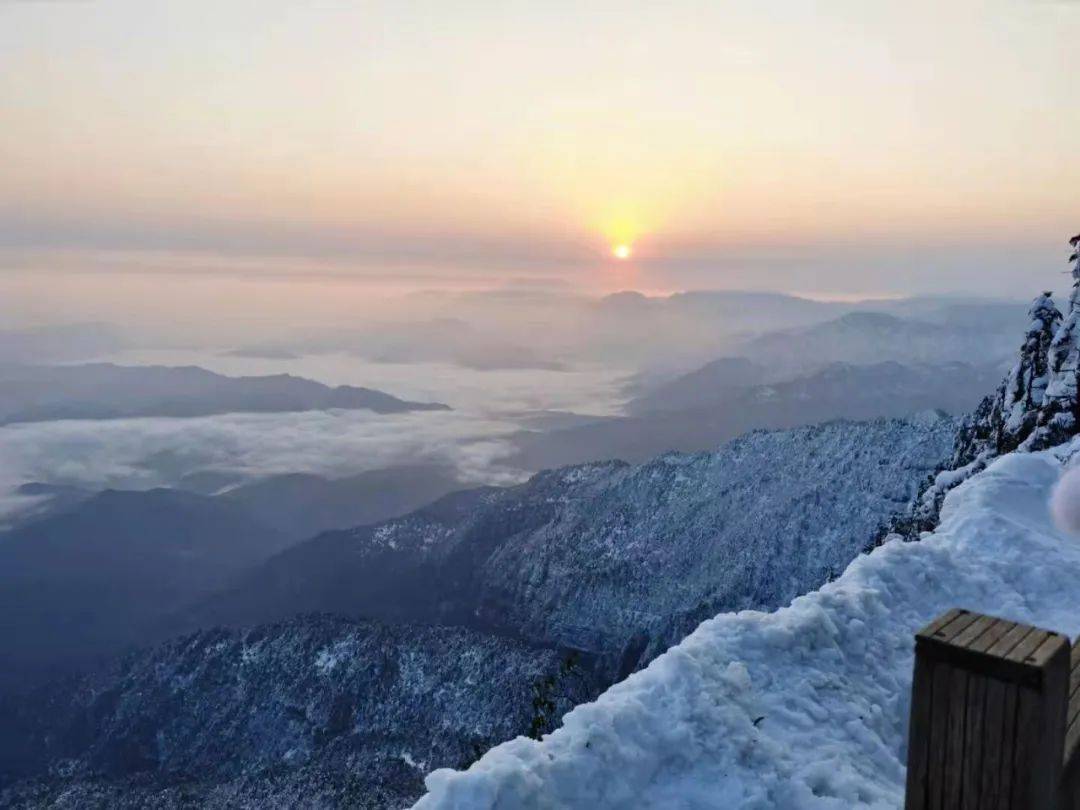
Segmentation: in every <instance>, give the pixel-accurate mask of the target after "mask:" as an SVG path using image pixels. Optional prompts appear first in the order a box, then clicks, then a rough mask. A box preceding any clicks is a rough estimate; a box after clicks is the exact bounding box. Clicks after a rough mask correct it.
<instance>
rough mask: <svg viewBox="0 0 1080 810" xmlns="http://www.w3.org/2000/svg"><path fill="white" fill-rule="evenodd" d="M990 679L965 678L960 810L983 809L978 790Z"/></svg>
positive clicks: (980, 778)
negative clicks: (966, 682)
mask: <svg viewBox="0 0 1080 810" xmlns="http://www.w3.org/2000/svg"><path fill="white" fill-rule="evenodd" d="M989 682H990V679H989V678H984V677H982V676H979V675H972V676H971V677H970V678H969V679H968V693H967V708H966V710H965V729H964V740H965V746H966V747H965V751H964V763H963V795H962V804H961V810H982V805H981V804H979V801H980V793H979V791H980V789H981V787H982V771H983V764H984V763H983V757H984V751H985V750H986V747H987V745H986V743H987V732H986V729H985V727H984V723H985V721H986V689H987V686H988V684H989Z"/></svg>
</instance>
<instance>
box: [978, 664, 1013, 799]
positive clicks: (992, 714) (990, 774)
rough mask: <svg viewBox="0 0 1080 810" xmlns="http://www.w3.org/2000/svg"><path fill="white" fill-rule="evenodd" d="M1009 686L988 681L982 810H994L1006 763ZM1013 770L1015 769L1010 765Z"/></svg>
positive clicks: (992, 680)
mask: <svg viewBox="0 0 1080 810" xmlns="http://www.w3.org/2000/svg"><path fill="white" fill-rule="evenodd" d="M1008 688H1010V685H1009V684H1006V683H1005V682H1004V681H999V680H997V679H996V678H989V679H987V681H986V715H985V717H984V719H983V733H984V735H985V736H984V744H983V769H982V779H981V780H980V786H979V796H980V797H981V798H982V801H983V804H982V805H981V806H980V808H979V810H983V809H984V808H986V809H987V810H994V808H995V807H996V805H995V804H994V797H996V796H997V795H998V791H999V790H1000V788H1001V782H1002V769H1003V767H1004V763H1005V755H1004V752H1003V745H1004V732H1005V690H1006V689H1008ZM1009 767H1012V763H1011V762H1010V764H1009Z"/></svg>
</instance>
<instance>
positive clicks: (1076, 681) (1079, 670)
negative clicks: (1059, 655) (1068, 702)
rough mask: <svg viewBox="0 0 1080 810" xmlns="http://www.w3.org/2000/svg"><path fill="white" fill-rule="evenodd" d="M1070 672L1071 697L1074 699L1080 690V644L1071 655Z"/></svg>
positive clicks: (1073, 649)
mask: <svg viewBox="0 0 1080 810" xmlns="http://www.w3.org/2000/svg"><path fill="white" fill-rule="evenodd" d="M1069 670H1070V673H1069V697H1072V696H1073V695H1075V694H1076V692H1077V690H1078V689H1080V644H1077V645H1075V646H1074V647H1073V648H1072V653H1071V654H1070V655H1069Z"/></svg>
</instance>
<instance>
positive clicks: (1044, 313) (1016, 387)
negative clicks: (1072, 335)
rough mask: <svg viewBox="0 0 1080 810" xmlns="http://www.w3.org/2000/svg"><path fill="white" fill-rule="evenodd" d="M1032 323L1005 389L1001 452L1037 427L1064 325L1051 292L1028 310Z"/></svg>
mask: <svg viewBox="0 0 1080 810" xmlns="http://www.w3.org/2000/svg"><path fill="white" fill-rule="evenodd" d="M1028 316H1029V317H1030V318H1031V323H1030V325H1029V326H1028V331H1027V334H1025V335H1024V345H1023V346H1022V347H1021V348H1020V356H1019V358H1018V359H1017V361H1016V365H1014V366H1013V368H1012V371H1010V372H1009V376H1008V377H1006V378H1005V381H1004V383H1003V388H1002V391H1001V408H1000V419H1001V420H1002V421H1001V424H1000V426H999V428H998V430H997V435H996V436H995V441H996V444H997V447H996V448H995V449H996V450H997V452H998V453H1007V452H1009V451H1010V450H1014V449H1016V448H1017V447H1018V446H1019V445H1020V443H1021V442H1023V441H1024V440H1025V439H1026V438H1027V437H1028V436H1030V435H1031V432H1032V431H1033V430H1034V429H1035V426H1036V424H1037V423H1038V419H1039V411H1040V409H1041V408H1042V406H1043V400H1044V398H1045V394H1046V390H1047V385H1048V383H1049V365H1050V363H1049V356H1050V350H1051V346H1052V344H1053V341H1054V338H1055V336H1056V334H1057V332H1058V330H1059V327H1060V325H1061V313H1060V312H1059V311H1058V308H1057V307H1056V306H1054V302H1053V300H1052V299H1051V298H1050V293H1049V292H1044V293H1043V294H1042V295H1040V296H1039V297H1038V298H1036V299H1035V301H1034V302H1033V303H1032V304H1031V309H1030V310H1028Z"/></svg>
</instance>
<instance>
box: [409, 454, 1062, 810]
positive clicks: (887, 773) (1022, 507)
mask: <svg viewBox="0 0 1080 810" xmlns="http://www.w3.org/2000/svg"><path fill="white" fill-rule="evenodd" d="M1076 452H1080V440H1076V441H1074V442H1073V443H1072V444H1071V445H1068V446H1064V447H1061V448H1058V449H1056V450H1052V451H1044V452H1041V453H1032V454H1024V453H1013V454H1009V455H1006V456H1003V457H1002V458H1000V459H998V460H997V461H996V462H994V463H993V464H992V465H991V466H990V467H989V468H988V469H987V470H985V471H984V472H982V473H980V474H978V475H976V476H974V477H973V478H971V479H970V480H968V481H967V482H966V483H964V484H962V485H961V486H960V487H958V488H957V489H955V490H953V491H952V492H951V493H950V494H949V495H948V497H947V498H946V501H945V506H944V508H943V511H942V519H941V523H940V525H939V528H938V530H937V531H936V532H935V533H934V534H933V535H930V536H927V537H926V538H924V539H923V541H922V542H919V543H901V542H899V541H895V540H894V541H892V542H889V543H886V544H885V545H884V546H882V547H880V548H878V549H876V550H875V551H874V552H873V553H872V554H869V555H866V556H862V557H859V558H858V559H856V560H855V561H854V562H853V563H852V564H851V565H850V566H849V567H848V568H847V570H846V571H845V572H844V574H843V575H842V576H841V577H839V578H838V579H837V580H835V581H833V582H832V583H830V584H827V585H825V586H824V587H822V588H821V589H820V590H819V591H815V592H813V593H810V594H807V595H805V596H802V597H800V598H799V599H796V600H795V601H794V602H793V603H792V604H791V606H790V607H787V608H783V609H780V610H778V611H776V612H774V613H761V612H756V611H744V612H740V613H734V614H722V615H719V616H717V617H716V618H714V619H712V620H710V621H708V622H705V623H704V624H702V625H701V626H700V627H699V628H698V629H697V630H696V631H695V632H694V633H693V634H692V635H691V636H689V637H688V638H687V639H685V640H684V641H683V642H682V643H681V644H679V645H678V646H676V647H673V648H672V649H670V650H669V651H668V652H667V653H666V654H664V655H663V656H661V657H659V658H657V659H656V660H655V661H653V662H652V664H651V665H650V666H649V667H648V668H647V669H645V670H644V671H641V672H639V673H637V674H635V675H633V676H631V677H630V678H629V679H627V680H626V681H624V682H622V683H620V684H618V685H616V686H615V687H613V688H611V689H610V690H608V691H607V692H606V693H605V694H604V695H602V696H601V697H600V699H598V700H597V701H596V702H595V703H591V704H587V705H583V706H580V707H578V708H577V709H575V710H574V711H573V712H571V713H570V714H569V715H567V717H566V718H565V719H564V725H563V728H562V729H560V730H558V731H556V732H554V733H553V734H551V735H549V736H548V737H546V738H545V739H544V740H543V741H542V742H533V741H529V740H525V739H521V738H519V739H517V740H514V741H511V742H509V743H505V744H503V745H501V746H499V747H497V748H495V749H493V750H492V751H490V752H488V754H487V755H485V756H484V757H483V758H482V759H481V760H480V761H479V762H477V763H476V764H474V765H473V766H472V767H471V768H470V769H469V770H468V771H466V772H455V771H448V770H442V771H436V772H435V773H433V774H432V775H430V776H429V777H428V779H427V786H428V788H429V790H430V793H429V795H427V796H425V797H424V798H423V799H421V800H420V802H419V803H418V804H417V805H416V808H417V810H435V809H436V808H438V809H439V810H451V809H453V810H463V809H464V808H469V809H470V810H477V809H480V808H506V810H510V809H511V808H513V809H514V810H519V809H524V808H545V810H547V809H548V808H576V807H582V808H586V807H587V808H590V810H599V808H624V807H635V808H666V809H667V810H677V809H678V808H687V810H689V809H690V808H694V809H695V810H696V809H697V808H702V809H704V808H717V810H730V808H784V810H826V808H828V809H829V810H832V809H833V808H837V809H838V808H851V807H874V808H890V809H895V808H900V807H902V805H903V781H904V761H905V753H904V746H905V736H906V724H907V714H908V700H909V690H910V686H911V668H912V636H913V634H914V632H915V631H916V630H917V629H918V628H919V627H920V626H921V625H922V624H924V623H926V622H927V621H929V620H930V619H931V618H933V617H934V616H935V615H936V614H938V613H940V612H942V611H944V610H945V609H947V608H950V607H954V606H961V607H966V608H969V609H973V610H977V611H983V612H988V613H993V614H999V615H1003V616H1007V617H1009V618H1011V619H1015V620H1020V621H1025V622H1030V623H1034V624H1037V625H1041V626H1045V627H1048V628H1051V629H1055V630H1059V631H1064V632H1067V633H1069V634H1070V635H1075V634H1076V633H1077V632H1078V631H1080V588H1078V587H1077V583H1078V582H1080V541H1076V540H1071V539H1068V538H1066V537H1064V536H1062V535H1061V534H1060V533H1059V532H1058V531H1057V530H1056V529H1055V528H1054V527H1053V525H1052V524H1051V521H1050V517H1049V514H1048V510H1047V499H1048V496H1049V493H1050V490H1051V488H1052V486H1053V484H1054V483H1055V481H1056V480H1057V478H1058V475H1059V472H1060V470H1061V468H1062V465H1063V460H1062V459H1063V458H1065V457H1067V456H1068V455H1070V454H1072V453H1076Z"/></svg>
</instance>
